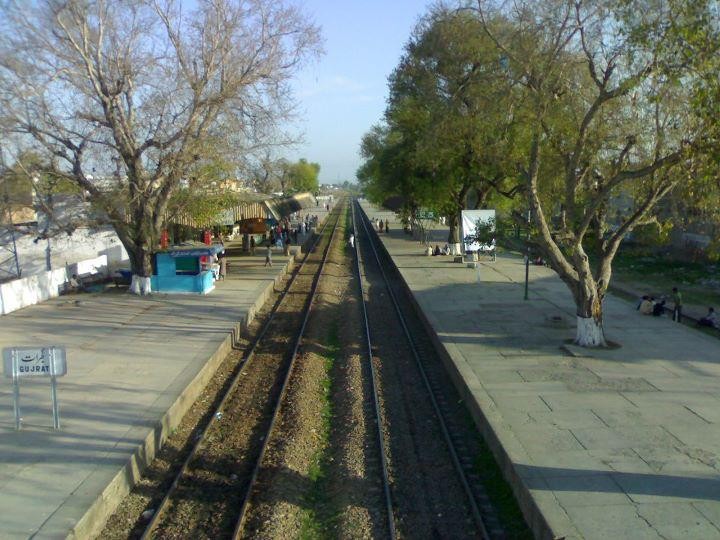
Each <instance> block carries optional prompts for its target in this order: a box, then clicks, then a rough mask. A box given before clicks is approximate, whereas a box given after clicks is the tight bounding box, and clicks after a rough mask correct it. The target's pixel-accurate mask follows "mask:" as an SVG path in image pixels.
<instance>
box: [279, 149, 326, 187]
mask: <svg viewBox="0 0 720 540" xmlns="http://www.w3.org/2000/svg"><path fill="white" fill-rule="evenodd" d="M319 174H320V165H319V164H318V163H310V162H308V160H307V159H305V158H300V160H299V161H297V162H296V163H290V164H288V166H287V178H288V183H287V188H285V189H286V191H287V192H288V193H298V192H301V191H309V192H311V193H315V192H317V190H318V188H319V183H318V175H319Z"/></svg>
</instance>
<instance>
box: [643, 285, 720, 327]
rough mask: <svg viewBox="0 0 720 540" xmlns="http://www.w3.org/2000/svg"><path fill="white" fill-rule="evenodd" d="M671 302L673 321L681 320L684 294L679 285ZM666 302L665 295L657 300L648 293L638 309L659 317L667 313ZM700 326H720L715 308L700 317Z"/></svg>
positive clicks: (674, 288) (674, 289)
mask: <svg viewBox="0 0 720 540" xmlns="http://www.w3.org/2000/svg"><path fill="white" fill-rule="evenodd" d="M670 302H671V304H672V305H671V306H670V308H669V309H671V312H672V319H673V321H675V322H681V319H682V309H683V300H682V294H681V293H680V290H679V289H678V288H677V287H673V288H672V294H671V295H670ZM666 303H667V300H666V299H665V297H664V296H663V297H662V298H660V300H656V299H655V298H654V297H652V296H650V295H647V294H646V295H644V296H643V297H642V298H641V299H640V302H639V303H638V306H637V309H638V311H639V312H640V313H642V314H643V315H654V316H655V317H659V316H661V315H662V314H663V313H665V309H666ZM698 326H707V327H710V328H718V327H720V326H719V321H718V319H717V314H716V313H715V308H713V307H709V308H708V312H707V313H706V314H705V316H704V317H701V318H700V319H698Z"/></svg>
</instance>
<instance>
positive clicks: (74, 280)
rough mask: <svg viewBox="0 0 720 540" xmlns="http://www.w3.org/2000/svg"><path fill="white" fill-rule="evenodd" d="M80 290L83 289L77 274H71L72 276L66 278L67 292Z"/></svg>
mask: <svg viewBox="0 0 720 540" xmlns="http://www.w3.org/2000/svg"><path fill="white" fill-rule="evenodd" d="M82 290H83V283H82V280H81V279H80V278H79V277H78V275H77V274H73V275H72V277H71V278H70V279H69V280H68V291H69V292H80V291H82Z"/></svg>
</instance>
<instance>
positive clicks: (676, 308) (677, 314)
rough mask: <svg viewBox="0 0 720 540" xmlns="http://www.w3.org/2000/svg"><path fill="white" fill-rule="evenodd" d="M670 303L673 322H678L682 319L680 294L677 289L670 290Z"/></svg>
mask: <svg viewBox="0 0 720 540" xmlns="http://www.w3.org/2000/svg"><path fill="white" fill-rule="evenodd" d="M671 298H672V301H673V312H672V313H673V317H672V318H673V321H675V322H680V319H681V318H682V294H680V291H679V290H678V288H677V287H673V288H672V296H671Z"/></svg>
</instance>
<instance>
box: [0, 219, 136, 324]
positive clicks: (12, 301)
mask: <svg viewBox="0 0 720 540" xmlns="http://www.w3.org/2000/svg"><path fill="white" fill-rule="evenodd" d="M4 232H5V233H6V234H7V232H6V231H4ZM35 238H37V236H36V235H35V234H17V235H16V244H17V251H18V260H19V263H20V270H21V272H22V278H21V279H15V280H12V281H8V282H5V283H2V284H0V314H2V315H5V314H7V313H11V312H13V311H15V310H17V309H20V308H23V307H25V306H30V305H33V304H37V303H38V302H42V301H44V300H47V299H48V298H53V297H55V296H58V295H59V294H60V292H62V291H63V290H65V287H66V284H67V282H68V279H69V278H70V277H71V276H72V275H73V274H77V275H79V276H82V277H88V276H94V275H97V274H102V275H110V274H112V273H113V272H114V271H115V270H116V269H117V268H120V267H127V266H128V255H127V252H126V251H125V248H124V247H123V245H122V244H121V243H120V239H119V238H118V237H117V234H115V231H114V230H112V229H104V230H97V229H87V228H80V229H77V230H75V232H73V234H72V235H70V236H68V235H67V234H61V235H59V236H57V237H54V238H50V239H49V240H38V241H37V242H34V240H35ZM7 240H8V238H5V237H4V238H0V241H2V242H6V241H7ZM48 247H49V250H48ZM48 254H49V258H50V264H51V268H52V270H50V271H47V261H48ZM2 255H6V252H3V253H2ZM7 255H9V253H8V254H7ZM0 258H2V259H4V258H5V257H0ZM14 264H15V261H14V260H7V261H4V263H3V266H2V268H5V269H7V270H10V271H12V272H13V273H14V271H15V269H14ZM0 274H1V273H0Z"/></svg>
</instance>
